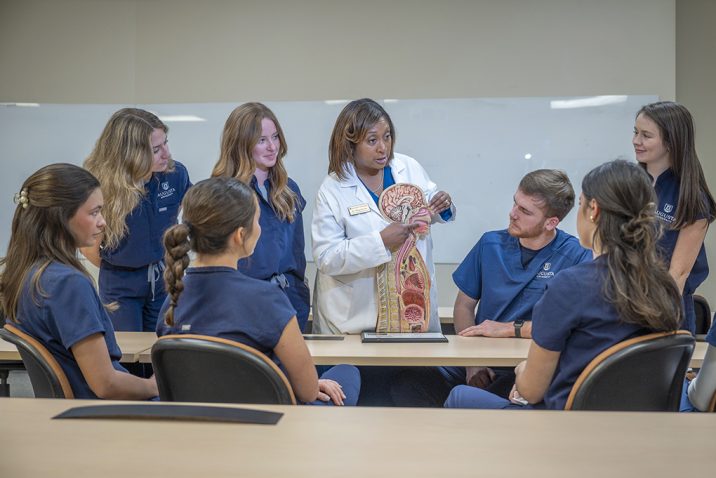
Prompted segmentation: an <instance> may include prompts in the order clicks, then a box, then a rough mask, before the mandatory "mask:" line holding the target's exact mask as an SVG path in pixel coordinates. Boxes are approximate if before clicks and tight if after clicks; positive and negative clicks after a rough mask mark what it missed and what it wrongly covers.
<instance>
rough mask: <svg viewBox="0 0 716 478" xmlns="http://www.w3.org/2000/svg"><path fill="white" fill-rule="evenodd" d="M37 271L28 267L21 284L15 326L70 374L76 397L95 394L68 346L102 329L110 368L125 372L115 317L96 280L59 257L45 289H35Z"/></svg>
mask: <svg viewBox="0 0 716 478" xmlns="http://www.w3.org/2000/svg"><path fill="white" fill-rule="evenodd" d="M36 270H37V267H34V268H33V269H32V270H31V271H30V273H29V274H28V276H27V279H26V280H25V284H24V285H23V289H22V293H21V295H20V300H19V302H18V307H17V318H18V319H19V323H18V324H15V325H16V326H17V327H18V328H19V329H21V330H22V331H24V332H26V333H28V334H30V335H31V336H33V337H34V338H36V339H37V340H38V341H39V342H40V343H42V345H44V346H45V347H46V348H47V349H48V350H49V351H50V353H51V354H52V356H53V357H55V359H56V360H57V362H58V363H59V364H60V367H62V370H63V371H64V372H65V374H66V375H67V379H68V380H69V382H70V386H71V387H72V391H73V392H74V395H75V398H97V396H96V395H95V394H94V392H92V390H91V389H90V387H89V385H88V384H87V381H86V380H85V378H84V376H83V375H82V371H81V370H80V367H79V364H78V363H77V361H76V360H75V357H74V354H73V353H72V351H71V350H70V349H71V347H72V346H74V345H75V344H76V343H77V342H79V341H81V340H82V339H85V338H87V337H89V336H90V335H92V334H96V333H100V334H102V335H103V336H104V341H105V343H106V344H107V350H108V351H109V357H110V360H111V361H112V367H114V369H115V370H119V371H122V372H126V369H125V368H124V367H122V365H120V363H119V360H120V359H121V358H122V351H121V350H120V349H119V346H118V345H117V341H116V339H115V337H114V329H113V327H112V321H111V320H110V319H109V316H108V315H107V312H106V311H105V308H104V306H103V305H102V303H101V301H100V299H99V296H98V295H97V291H96V289H95V287H94V284H93V283H92V281H91V280H90V279H89V278H88V277H87V276H85V275H84V274H82V273H81V272H80V271H78V270H77V269H75V268H74V267H71V266H68V265H65V264H60V263H58V262H52V263H50V265H49V266H47V268H46V269H45V271H44V272H43V273H42V275H41V276H40V282H39V284H40V287H41V288H42V290H43V291H44V294H37V293H36V292H34V290H33V289H34V287H33V286H32V277H33V275H34V273H35V271H36ZM33 299H34V300H33ZM35 301H37V304H36V303H35Z"/></svg>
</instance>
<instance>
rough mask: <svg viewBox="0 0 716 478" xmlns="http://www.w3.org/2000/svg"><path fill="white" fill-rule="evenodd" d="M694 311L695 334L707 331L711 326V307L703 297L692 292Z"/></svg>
mask: <svg viewBox="0 0 716 478" xmlns="http://www.w3.org/2000/svg"><path fill="white" fill-rule="evenodd" d="M694 313H695V315H696V335H701V334H706V333H708V331H709V328H711V307H709V302H708V301H707V300H706V298H705V297H703V296H701V295H698V294H694Z"/></svg>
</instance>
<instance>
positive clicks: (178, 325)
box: [157, 267, 295, 363]
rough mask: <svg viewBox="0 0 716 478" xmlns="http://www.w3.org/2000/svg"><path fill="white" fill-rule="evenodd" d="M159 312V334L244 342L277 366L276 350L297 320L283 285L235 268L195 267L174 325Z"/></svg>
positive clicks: (189, 274) (186, 281) (188, 273)
mask: <svg viewBox="0 0 716 478" xmlns="http://www.w3.org/2000/svg"><path fill="white" fill-rule="evenodd" d="M170 299H171V297H167V299H166V300H165V302H164V305H163V306H162V309H161V311H160V312H159V320H158V321H157V335H159V336H160V337H161V336H163V335H167V334H201V335H210V336H212V337H221V338H224V339H229V340H234V341H237V342H241V343H242V344H245V345H248V346H250V347H253V348H255V349H257V350H258V351H260V352H262V353H264V354H266V355H267V356H268V357H270V358H271V359H272V360H274V361H275V362H276V363H278V359H277V358H276V357H275V355H274V353H273V349H274V348H275V347H276V344H278V341H279V339H280V338H281V334H282V333H283V330H284V329H285V328H286V325H287V324H288V323H289V321H290V320H291V318H293V316H294V315H295V311H294V309H293V307H292V306H291V303H290V302H289V300H288V298H287V297H286V294H284V293H283V292H282V291H281V289H280V288H279V286H278V285H277V284H274V283H272V282H267V281H263V280H258V279H254V278H252V277H249V276H247V275H245V274H243V273H241V272H239V271H237V270H236V269H233V268H231V267H190V268H188V269H187V270H186V274H185V276H184V291H183V292H182V293H181V295H180V296H179V300H178V301H177V306H176V307H175V309H174V325H173V326H171V327H170V326H168V325H166V323H165V322H164V316H165V314H166V311H167V309H168V308H169V302H170Z"/></svg>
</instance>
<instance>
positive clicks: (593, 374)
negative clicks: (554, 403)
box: [564, 330, 695, 411]
mask: <svg viewBox="0 0 716 478" xmlns="http://www.w3.org/2000/svg"><path fill="white" fill-rule="evenodd" d="M694 344H695V341H694V338H693V337H692V336H691V334H690V333H689V332H687V331H684V330H681V331H678V332H660V333H654V334H648V335H644V336H641V337H636V338H634V339H630V340H625V341H623V342H620V343H618V344H616V345H614V346H612V347H609V348H608V349H607V350H605V351H604V352H602V353H601V354H599V355H597V357H595V358H594V360H592V361H591V362H590V364H589V365H588V366H587V367H586V368H585V369H584V371H582V373H581V375H580V376H579V378H578V379H577V382H576V383H575V384H574V386H573V387H572V391H571V392H570V394H569V397H568V398H567V404H566V405H565V407H564V409H565V410H629V411H678V410H679V401H680V399H681V389H682V386H683V382H684V376H685V374H686V369H687V368H688V366H689V361H690V360H691V354H692V353H693V351H694Z"/></svg>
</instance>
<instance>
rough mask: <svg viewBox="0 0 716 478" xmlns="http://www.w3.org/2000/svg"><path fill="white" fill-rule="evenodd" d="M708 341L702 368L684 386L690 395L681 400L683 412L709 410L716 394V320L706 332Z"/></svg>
mask: <svg viewBox="0 0 716 478" xmlns="http://www.w3.org/2000/svg"><path fill="white" fill-rule="evenodd" d="M706 342H708V343H709V346H708V348H707V349H706V355H705V356H704V363H703V364H702V365H701V370H699V374H698V375H697V376H696V378H694V379H693V380H692V381H691V383H688V387H684V392H687V390H688V397H684V398H682V400H681V411H682V412H695V411H700V412H706V411H708V409H709V404H710V403H711V400H713V397H714V394H716V320H714V323H712V324H711V328H710V329H709V332H708V334H706Z"/></svg>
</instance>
